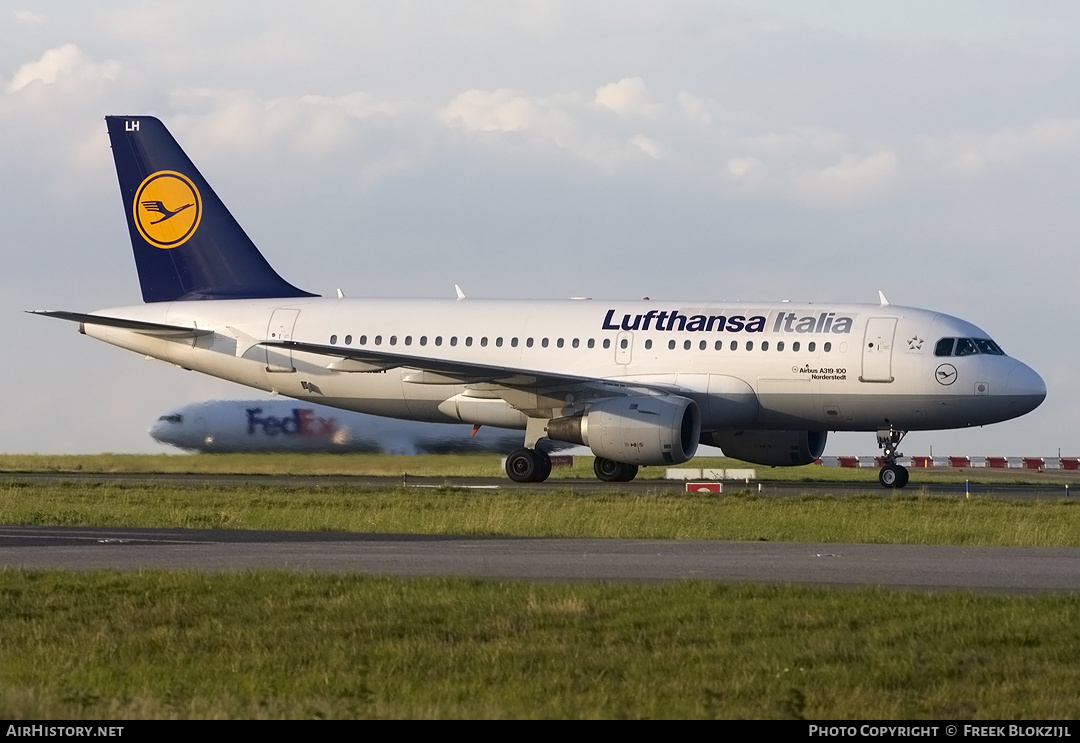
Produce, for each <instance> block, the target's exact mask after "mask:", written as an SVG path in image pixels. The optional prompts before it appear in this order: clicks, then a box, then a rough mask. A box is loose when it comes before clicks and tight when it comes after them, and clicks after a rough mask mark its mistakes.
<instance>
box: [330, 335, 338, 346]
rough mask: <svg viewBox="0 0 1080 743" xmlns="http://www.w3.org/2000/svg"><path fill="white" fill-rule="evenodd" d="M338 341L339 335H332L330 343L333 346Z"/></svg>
mask: <svg viewBox="0 0 1080 743" xmlns="http://www.w3.org/2000/svg"><path fill="white" fill-rule="evenodd" d="M336 343H337V336H336V335H332V336H330V345H331V346H333V345H334V344H336Z"/></svg>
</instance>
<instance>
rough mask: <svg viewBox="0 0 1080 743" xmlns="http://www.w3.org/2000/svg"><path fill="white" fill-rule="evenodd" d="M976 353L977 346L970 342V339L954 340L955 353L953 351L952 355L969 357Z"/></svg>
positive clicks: (977, 350)
mask: <svg viewBox="0 0 1080 743" xmlns="http://www.w3.org/2000/svg"><path fill="white" fill-rule="evenodd" d="M978 352H979V348H978V346H976V345H975V341H973V340H971V339H970V338H957V339H956V351H954V354H955V355H956V356H971V355H972V354H975V353H978Z"/></svg>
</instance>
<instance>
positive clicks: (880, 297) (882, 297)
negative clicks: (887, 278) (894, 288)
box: [877, 289, 889, 307]
mask: <svg viewBox="0 0 1080 743" xmlns="http://www.w3.org/2000/svg"><path fill="white" fill-rule="evenodd" d="M877 296H878V301H880V302H881V306H882V307H887V306H888V304H889V300H888V299H886V298H885V292H883V291H881V290H880V289H878V293H877Z"/></svg>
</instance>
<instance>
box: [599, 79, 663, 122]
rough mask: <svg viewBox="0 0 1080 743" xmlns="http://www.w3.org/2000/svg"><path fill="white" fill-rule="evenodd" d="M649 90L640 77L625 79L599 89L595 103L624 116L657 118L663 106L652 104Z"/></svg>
mask: <svg viewBox="0 0 1080 743" xmlns="http://www.w3.org/2000/svg"><path fill="white" fill-rule="evenodd" d="M648 98H649V89H648V88H647V87H646V86H645V81H644V80H642V79H641V78H640V77H624V78H623V79H622V80H619V81H617V82H614V83H608V84H607V85H604V86H602V87H600V88H598V89H597V91H596V97H595V98H594V99H593V103H595V104H596V105H598V106H600V107H602V108H606V109H608V110H610V111H614V112H615V113H617V114H622V115H623V116H655V115H657V114H658V113H660V111H662V110H663V106H661V105H659V104H656V103H650V102H649V100H648Z"/></svg>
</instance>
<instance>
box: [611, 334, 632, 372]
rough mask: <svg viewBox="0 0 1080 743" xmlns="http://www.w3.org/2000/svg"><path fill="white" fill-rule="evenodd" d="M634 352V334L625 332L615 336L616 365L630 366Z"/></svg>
mask: <svg viewBox="0 0 1080 743" xmlns="http://www.w3.org/2000/svg"><path fill="white" fill-rule="evenodd" d="M633 350H634V334H633V333H630V332H627V331H625V330H624V331H623V332H621V333H619V334H618V335H617V336H615V363H616V364H624V365H625V364H629V363H630V356H631V354H632V353H633Z"/></svg>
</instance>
